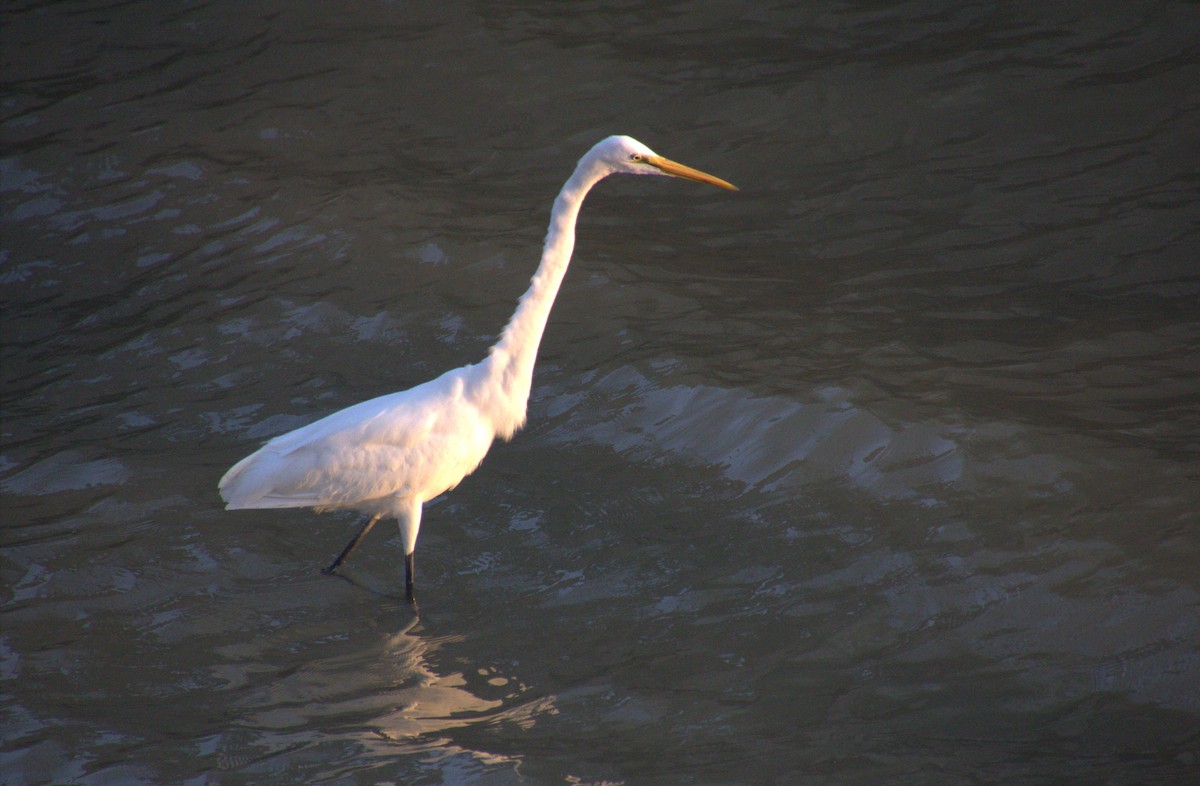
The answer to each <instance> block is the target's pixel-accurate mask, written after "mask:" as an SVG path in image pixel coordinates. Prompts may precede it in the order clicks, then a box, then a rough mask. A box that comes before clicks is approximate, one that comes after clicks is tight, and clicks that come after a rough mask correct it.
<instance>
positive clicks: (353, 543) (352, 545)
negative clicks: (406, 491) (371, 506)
mask: <svg viewBox="0 0 1200 786" xmlns="http://www.w3.org/2000/svg"><path fill="white" fill-rule="evenodd" d="M381 515H382V514H381ZM376 521H379V516H373V517H372V518H370V519H368V520H367V523H366V524H363V528H362V529H360V530H359V531H358V534H357V535H355V536H354V537H353V538H351V540H350V542H349V543H347V544H346V548H344V549H342V553H341V554H339V555H337V559H335V560H334V561H333V562H332V563H331V564H330V565H329V567H328V568H325V569H324V570H322V571H321V572H322V573H324V574H325V575H327V576H328V575H329V574H330V573H333V572H334V571H335V570H337V569H338V567H339V566H340V565H341V564H342V563H343V562H345V561H346V557H349V556H350V552H352V551H354V550H355V549H356V548H358V542H359V541H360V540H362V539H363V538H365V537H366V536H367V533H368V532H370V531H371V527H374V526H375V522H376Z"/></svg>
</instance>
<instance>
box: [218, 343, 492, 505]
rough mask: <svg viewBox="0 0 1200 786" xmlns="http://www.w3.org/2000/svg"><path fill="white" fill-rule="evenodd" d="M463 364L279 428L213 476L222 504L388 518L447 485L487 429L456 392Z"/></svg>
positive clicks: (475, 455) (482, 444) (470, 459)
mask: <svg viewBox="0 0 1200 786" xmlns="http://www.w3.org/2000/svg"><path fill="white" fill-rule="evenodd" d="M474 368H477V367H474V366H468V367H466V368H462V369H456V370H454V371H451V372H448V373H446V374H443V375H442V376H440V377H438V378H437V379H434V380H432V381H430V382H426V383H425V384H423V385H418V386H417V387H415V388H411V389H409V390H405V391H402V392H400V393H392V394H389V395H386V396H380V397H378V398H374V399H371V400H369V401H364V402H362V403H361V404H356V405H354V406H352V407H348V408H346V409H343V410H340V411H338V412H335V413H333V414H332V415H329V416H327V417H325V418H322V419H321V420H318V421H316V422H315V423H310V424H309V425H307V426H304V427H302V428H299V429H296V430H295V431H291V432H288V433H286V434H282V435H280V436H278V437H275V438H274V439H272V440H271V441H269V442H267V443H266V444H265V445H263V446H262V448H260V449H259V450H258V451H257V452H255V453H253V454H251V455H250V456H247V457H246V458H244V459H242V460H241V461H239V462H238V463H237V464H235V465H234V466H233V468H231V469H230V470H229V472H227V473H226V474H225V476H224V477H223V478H221V482H220V484H219V488H220V491H221V496H222V497H223V498H224V499H225V501H226V503H227V505H226V507H227V508H229V509H239V508H297V507H316V508H353V509H357V510H362V511H364V512H367V513H384V514H391V513H392V512H393V511H394V510H395V508H396V506H397V505H399V504H400V503H401V502H402V501H404V500H412V499H418V500H419V501H424V500H427V499H430V498H432V497H435V496H437V495H438V494H441V493H442V492H443V491H446V490H448V489H450V488H453V487H454V486H455V485H457V484H458V482H459V481H460V480H461V479H462V478H463V477H464V476H465V475H467V474H469V473H470V472H471V471H472V470H474V469H475V467H476V466H478V464H479V462H480V461H482V460H483V457H484V455H486V453H487V450H488V447H489V446H490V445H491V442H492V440H493V438H494V435H495V432H494V431H493V430H492V428H491V424H490V423H489V422H488V421H487V418H485V417H484V416H483V415H482V414H481V413H480V412H479V410H478V408H477V407H476V406H475V404H474V403H473V402H472V401H470V400H469V399H468V397H467V396H465V395H464V391H465V388H466V383H467V382H468V381H469V375H470V372H471V371H472V370H473V369H474Z"/></svg>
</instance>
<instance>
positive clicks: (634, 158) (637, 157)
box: [629, 153, 646, 164]
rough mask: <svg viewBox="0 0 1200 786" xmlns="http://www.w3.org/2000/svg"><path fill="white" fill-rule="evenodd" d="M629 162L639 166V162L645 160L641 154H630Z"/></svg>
mask: <svg viewBox="0 0 1200 786" xmlns="http://www.w3.org/2000/svg"><path fill="white" fill-rule="evenodd" d="M629 160H630V161H633V162H634V163H638V164H640V163H641V162H643V161H645V160H646V157H645V156H644V155H642V154H641V153H630V154H629Z"/></svg>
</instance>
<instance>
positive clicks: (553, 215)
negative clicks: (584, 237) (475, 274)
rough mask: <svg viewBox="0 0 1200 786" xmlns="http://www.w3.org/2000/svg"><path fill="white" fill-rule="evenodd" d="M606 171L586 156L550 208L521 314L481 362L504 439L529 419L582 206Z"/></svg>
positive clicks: (485, 396) (483, 391) (484, 400)
mask: <svg viewBox="0 0 1200 786" xmlns="http://www.w3.org/2000/svg"><path fill="white" fill-rule="evenodd" d="M607 174H608V172H606V171H604V170H602V169H601V168H600V167H599V166H598V165H597V164H596V162H594V161H592V160H591V157H590V156H585V157H584V159H583V160H582V161H580V162H579V166H577V167H576V168H575V173H574V174H573V175H571V178H570V179H569V180H568V181H567V182H566V183H565V184H564V185H563V187H562V191H560V192H559V194H558V197H557V198H556V199H555V200H554V209H553V210H552V211H551V212H550V227H549V229H548V230H547V231H546V244H545V247H544V248H543V249H542V261H541V264H539V265H538V268H537V271H536V272H535V273H534V274H533V279H532V281H531V283H530V286H529V289H528V290H527V291H526V292H525V294H524V295H522V296H521V299H520V302H519V303H518V305H517V310H516V313H514V314H513V315H512V319H510V320H509V321H508V324H507V325H505V327H504V330H503V331H502V332H501V333H500V338H499V340H498V341H497V342H496V344H495V345H494V346H493V347H492V348H491V349H490V350H489V352H488V358H487V359H486V360H485V361H483V363H482V364H480V365H481V367H482V370H483V371H484V375H483V379H482V380H481V381H482V384H481V385H480V387H479V388H478V389H477V391H478V394H479V396H480V399H481V400H480V402H479V403H480V405H481V408H484V409H485V411H487V412H488V413H489V414H490V415H491V416H492V421H493V425H494V427H495V429H496V434H497V436H499V437H501V438H503V439H508V438H510V437H511V436H512V435H513V433H514V432H515V431H516V430H517V429H519V428H521V426H523V425H524V424H525V406H526V404H527V403H528V401H529V391H530V388H531V387H532V385H533V366H534V362H535V361H536V360H537V351H538V346H539V345H540V344H541V341H542V333H543V332H544V331H545V329H546V322H547V320H549V318H550V309H551V307H552V306H553V305H554V298H555V297H556V296H557V295H558V290H559V287H560V286H561V285H562V281H563V277H564V276H565V275H566V274H567V266H568V265H569V264H570V262H571V252H572V251H573V250H574V248H575V221H576V219H577V218H578V217H579V208H580V206H581V205H582V204H583V200H584V197H586V196H587V194H588V192H589V191H590V190H591V189H592V186H594V185H596V183H598V182H600V180H601V179H603V178H604V176H605V175H607Z"/></svg>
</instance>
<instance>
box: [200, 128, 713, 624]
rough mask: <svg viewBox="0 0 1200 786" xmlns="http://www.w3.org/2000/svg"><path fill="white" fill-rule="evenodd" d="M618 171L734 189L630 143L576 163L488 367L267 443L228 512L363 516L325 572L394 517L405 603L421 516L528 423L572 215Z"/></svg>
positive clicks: (567, 254)
mask: <svg viewBox="0 0 1200 786" xmlns="http://www.w3.org/2000/svg"><path fill="white" fill-rule="evenodd" d="M617 173H621V174H629V175H668V176H670V177H680V178H685V179H687V180H694V181H697V182H700V183H708V184H710V185H714V186H719V187H721V188H728V189H731V190H735V191H736V190H737V189H736V187H734V186H733V185H731V184H729V183H727V182H725V181H724V180H721V179H720V178H717V177H713V176H712V175H709V174H705V173H704V172H700V171H698V170H695V169H692V168H691V167H687V166H684V165H683V164H678V163H675V162H674V161H671V160H669V159H666V158H663V157H662V156H659V155H658V154H656V153H655V152H654V151H652V150H651V149H650V148H648V147H646V146H645V145H643V144H642V143H641V142H638V141H637V140H635V139H631V138H630V137H627V136H610V137H608V138H607V139H604V140H602V141H601V142H599V143H598V144H597V145H596V146H595V147H593V148H592V149H591V150H589V151H588V152H587V154H586V155H584V157H583V158H581V159H579V164H578V165H577V166H576V167H575V172H574V174H572V175H571V177H570V179H569V180H567V182H566V183H565V184H564V185H563V187H562V191H560V192H559V194H558V198H557V199H555V200H554V209H553V210H552V211H551V213H550V227H549V229H548V230H547V232H546V243H545V247H544V249H543V251H542V261H541V264H539V265H538V268H537V272H535V273H534V275H533V279H532V283H531V285H530V287H529V290H528V291H527V292H526V293H525V294H524V295H522V296H521V299H520V302H519V304H518V306H517V310H516V313H514V314H513V316H512V319H510V320H509V322H508V324H507V325H506V326H505V327H504V331H503V332H502V333H501V334H500V338H499V340H498V341H497V342H496V344H495V346H493V347H492V348H491V349H490V350H488V356H487V358H486V359H484V360H483V361H482V362H480V363H476V364H474V365H470V366H463V367H462V368H457V369H454V370H453V371H447V372H446V373H445V374H442V375H441V376H440V377H438V378H437V379H434V380H432V381H430V382H426V383H425V384H423V385H418V386H416V387H414V388H411V389H409V390H405V391H402V392H399V393H392V394H390V395H386V396H380V397H379V398H374V399H371V400H370V401H364V402H363V403H361V404H356V405H354V406H352V407H348V408H346V409H343V410H341V411H340V412H335V413H333V414H332V415H329V416H328V417H325V418H322V419H321V420H318V421H316V422H315V423H312V424H310V425H307V426H304V427H303V428H298V429H296V430H295V431H291V432H289V433H287V434H283V435H280V436H278V437H275V438H274V439H272V440H271V441H269V442H267V443H266V444H265V445H263V446H262V448H260V449H259V450H258V451H257V452H255V453H253V454H251V455H249V456H247V457H246V458H244V459H242V460H241V461H239V462H238V463H237V464H235V465H233V468H232V469H230V470H229V471H228V472H226V473H225V476H224V477H223V478H221V481H220V483H219V485H218V488H219V489H220V492H221V496H222V497H223V498H224V499H225V502H226V503H227V504H226V506H225V507H226V509H228V510H240V509H244V508H307V507H312V508H316V509H317V510H318V511H320V510H333V509H352V510H357V511H359V512H362V513H364V514H366V515H367V516H369V518H368V519H367V521H366V523H365V524H364V525H363V527H362V529H360V530H359V532H358V534H357V535H355V536H354V538H353V539H351V541H350V542H349V543H348V544H346V548H344V549H343V550H342V553H341V554H339V555H338V557H337V559H335V560H334V561H333V563H332V564H331V565H330V566H329V567H328V568H326V569H325V572H326V573H332V572H334V571H335V570H337V568H338V566H340V565H341V564H342V562H344V561H345V559H346V558H347V557H348V556H350V552H352V551H354V549H355V547H356V546H358V543H359V541H361V540H362V539H363V537H365V536H366V534H367V532H369V531H370V529H371V527H373V526H374V525H375V522H377V521H379V519H380V518H381V517H383V516H394V517H395V518H396V520H397V521H398V522H399V524H400V534H401V536H402V537H403V538H404V574H405V576H404V578H405V582H404V588H405V596H406V597H407V599H408V600H409V601H410V602H411V601H412V600H413V551H414V549H415V548H416V545H417V531H418V530H419V528H420V526H421V506H422V505H423V504H424V503H425V502H426V501H428V500H430V499H433V498H434V497H436V496H438V495H439V494H442V493H443V492H445V491H448V490H450V489H452V488H454V487H455V486H457V485H458V483H459V481H461V480H462V479H463V478H464V477H466V476H467V475H468V474H470V473H471V472H472V471H474V469H475V468H476V467H477V466H479V463H480V462H481V461H483V457H484V455H485V454H486V453H487V451H488V448H489V447H491V444H492V441H493V440H494V439H495V438H496V437H499V438H500V439H504V440H507V439H511V438H512V436H513V434H514V433H515V432H516V431H517V430H518V429H520V428H521V426H523V425H524V424H525V406H526V404H527V402H528V401H529V390H530V386H531V385H532V383H533V365H534V361H535V360H536V358H537V350H538V344H539V343H540V342H541V339H542V332H543V331H544V330H545V328H546V320H547V319H548V318H549V316H550V307H551V306H552V305H554V297H555V295H557V294H558V289H559V286H560V285H561V284H562V280H563V276H564V275H566V272H567V265H568V264H569V263H570V261H571V250H572V249H573V248H574V245H575V220H576V218H577V217H578V215H579V207H580V205H582V204H583V200H584V197H586V196H587V193H588V191H590V190H591V188H592V186H594V185H596V183H598V182H600V181H601V180H602V179H604V178H605V177H608V176H609V175H611V174H617Z"/></svg>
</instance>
